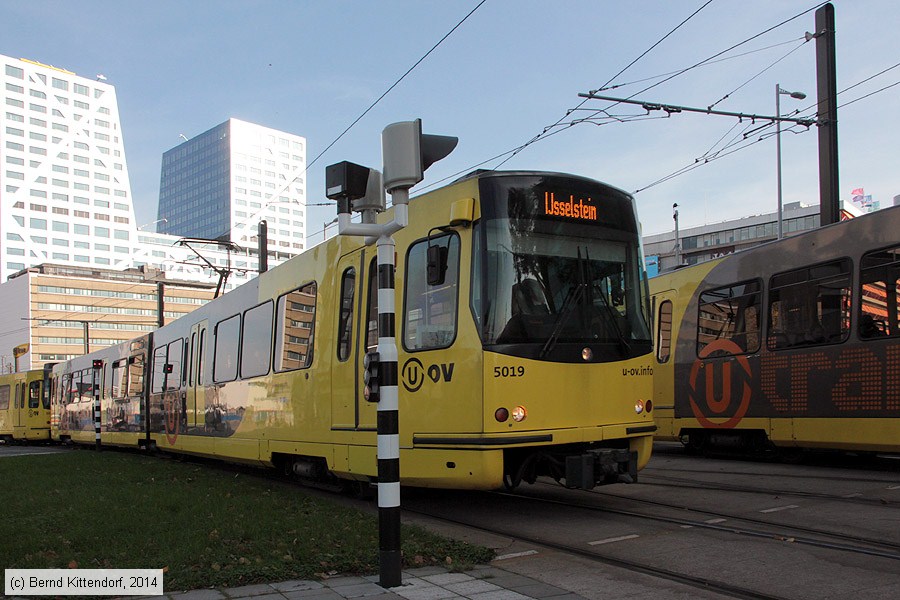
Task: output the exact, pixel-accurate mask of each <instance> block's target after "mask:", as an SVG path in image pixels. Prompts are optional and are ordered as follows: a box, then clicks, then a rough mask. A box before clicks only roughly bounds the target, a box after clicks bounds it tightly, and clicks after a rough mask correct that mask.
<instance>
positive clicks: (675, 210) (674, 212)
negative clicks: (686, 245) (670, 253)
mask: <svg viewBox="0 0 900 600" xmlns="http://www.w3.org/2000/svg"><path fill="white" fill-rule="evenodd" d="M672 218H673V219H675V248H674V250H675V266H676V267H680V266H681V238H680V235H679V232H678V203H677V202H676V203H675V204H673V205H672Z"/></svg>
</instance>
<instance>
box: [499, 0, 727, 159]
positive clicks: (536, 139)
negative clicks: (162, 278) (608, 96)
mask: <svg viewBox="0 0 900 600" xmlns="http://www.w3.org/2000/svg"><path fill="white" fill-rule="evenodd" d="M712 2H713V0H706V2H705V3H704V4H703V5H702V6H701V7H700V8H698V9H697V10H695V11H694V12H692V13H691V14H690V16H688V17H687V18H686V19H685V20H683V21H682V22H681V23H679V24H678V25H676V26H675V28H674V29H672V30H671V31H669V33H667V34H666V35H664V36H663V37H661V38H660V39H659V40H657V41H656V42H655V43H654V44H653V45H652V46H650V47H649V48H647V49H646V50H644V52H642V53H641V55H640V56H638V57H637V58H635V59H634V60H632V61H631V62H630V63H628V64H627V65H625V67H624V68H622V70H621V71H619V72H618V73H616V74H615V75H613V76H612V77H610V78H609V81H607V82H606V83H604V84H603V85H604V86H605V85H609V84H610V83H611V82H612V81H614V80H615V78H616V77H618V76H619V75H621V74H622V73H624V72H625V71H627V70H628V69H630V68H631V67H632V66H633V65H634V64H635V63H636V62H638V61H639V60H641V59H642V58H644V57H645V56H647V54H649V53H650V52H651V51H652V50H653V49H654V48H656V47H657V46H659V45H660V44H661V43H663V42H664V41H665V40H666V39H667V38H668V37H669V36H670V35H672V34H673V33H675V32H676V31H678V30H679V29H680V28H681V27H682V26H683V25H684V24H685V23H687V22H688V21H690V20H691V19H693V18H694V16H696V15H697V13H699V12H700V11H701V10H703V9H704V8H706V7H707V6H709V5H710V4H711V3H712ZM601 87H602V86H601ZM587 101H588V98H585V99H584V100H582V101H581V103H580V104H579V105H578V106H576V107H575V109H574V110H577V109H579V108H581V107H582V106H584V104H585V102H587ZM570 114H572V111H571V110H569V111H566V114H565V115H563V116H562V117H560V118H559V120H557V121H556V123H554V124H553V125H550V126H549V127H544V129H543V131H541V132H540V133H539V134H537V135H536V136H534V137H533V138H531V139H530V140H529V141H527V142H525V144H523V145H521V146H519V147H518V148H516V149H515V150H513V151H512V154H510V155H509V156H507V157H506V158H505V159H503V161H501V162H500V163H499V164H498V165H497V166H496V167H494V169H495V170H496V169H499V168H500V167H502V166H503V165H504V164H506V162H507V161H509V160H510V159H512V158H513V157H514V156H515V155H517V154H518V153H519V152H521V151H522V150H524V149H525V148H527V147H528V146H530V145H531V144H533V143H535V142H537V141H538V140H540V139H541V138H543V137H545V136H546V134H547V132H548V131H549V130H551V129H553V128H554V127H556V126H557V125H559V124H560V123H562V122H563V121H564V120H565V118H566V117H568V116H569V115H570ZM501 156H502V154H501Z"/></svg>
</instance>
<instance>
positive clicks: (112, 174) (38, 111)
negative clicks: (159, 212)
mask: <svg viewBox="0 0 900 600" xmlns="http://www.w3.org/2000/svg"><path fill="white" fill-rule="evenodd" d="M0 63H2V78H3V87H2V92H0V93H2V97H3V101H2V103H3V110H2V113H0V115H2V120H3V122H2V125H0V281H6V279H7V278H8V277H9V275H11V274H13V273H15V272H17V271H20V270H21V269H23V268H26V267H31V266H33V265H37V264H41V263H47V262H53V263H57V264H70V265H76V266H87V267H93V266H100V267H112V268H125V267H127V266H130V260H131V253H132V246H133V243H134V242H133V240H134V237H135V231H136V229H135V223H134V207H133V205H132V200H131V185H130V182H129V180H128V169H127V167H126V165H125V151H124V145H123V140H122V131H121V126H120V122H119V110H118V106H117V103H116V90H115V88H114V87H113V86H112V85H109V84H107V83H104V82H103V80H105V77H103V76H102V75H98V76H97V78H96V80H94V79H88V78H85V77H79V76H78V75H76V74H75V73H72V72H71V71H67V70H65V69H60V68H57V67H53V66H50V65H45V64H41V63H39V62H35V61H31V60H25V59H17V58H10V57H8V56H2V55H0Z"/></svg>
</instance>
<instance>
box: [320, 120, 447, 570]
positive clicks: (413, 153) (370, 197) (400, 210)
mask: <svg viewBox="0 0 900 600" xmlns="http://www.w3.org/2000/svg"><path fill="white" fill-rule="evenodd" d="M456 143H457V139H456V138H455V137H449V136H437V135H423V134H422V121H421V120H419V119H416V120H415V121H405V122H402V123H394V124H392V125H388V126H387V127H386V128H385V129H384V131H383V132H382V135H381V145H382V158H383V160H384V180H383V183H382V177H381V174H380V173H379V172H378V171H376V170H374V169H369V168H366V167H362V166H360V165H356V164H353V163H349V162H342V163H338V164H336V165H331V166H330V167H327V168H326V169H325V187H326V194H325V195H326V196H327V197H328V198H331V199H332V200H337V203H338V233H339V235H355V236H364V237H365V239H366V240H365V241H366V244H367V245H368V244H371V243H373V242H375V244H376V249H377V255H378V263H377V264H378V347H377V352H376V353H369V354H367V356H366V360H365V373H364V380H365V384H366V385H365V391H364V393H365V395H366V400H368V401H370V402H377V403H378V440H377V445H378V453H377V460H378V547H379V556H378V558H379V585H381V586H382V587H385V588H391V587H397V586H398V585H400V584H401V583H402V579H401V563H402V560H401V558H402V556H401V552H400V411H399V407H400V398H399V391H398V387H397V371H398V370H397V358H398V351H397V338H396V334H395V331H396V326H395V323H396V316H395V292H394V249H395V245H394V238H393V235H394V233H396V232H397V231H400V230H401V229H403V228H404V227H406V225H407V224H408V223H409V207H408V202H409V189H410V188H411V187H412V186H414V185H415V184H417V183H418V182H420V181H422V179H423V178H424V171H425V169H427V168H428V167H429V166H430V165H431V164H432V163H434V162H435V161H437V160H440V159H442V158H444V157H445V156H447V155H448V154H450V152H451V151H452V150H453V148H455V147H456ZM382 187H383V190H386V191H387V192H388V193H390V195H391V201H392V202H393V205H394V216H393V219H392V220H391V221H390V222H388V223H382V224H377V223H375V218H374V213H378V212H381V211H383V210H384V209H385V201H384V191H383V190H382ZM351 202H352V203H353V210H356V211H359V212H362V213H363V222H362V223H351V222H350V209H351ZM360 280H361V279H360ZM373 354H374V355H373Z"/></svg>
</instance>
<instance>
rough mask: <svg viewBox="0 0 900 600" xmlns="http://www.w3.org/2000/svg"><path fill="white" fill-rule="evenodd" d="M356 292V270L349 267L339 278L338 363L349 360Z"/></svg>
mask: <svg viewBox="0 0 900 600" xmlns="http://www.w3.org/2000/svg"><path fill="white" fill-rule="evenodd" d="M355 292H356V269H354V268H353V267H350V268H348V269H346V270H345V271H344V275H343V277H341V307H340V317H339V319H338V347H337V357H338V360H340V361H342V362H343V361H345V360H347V359H348V358H350V348H351V340H352V339H353V296H354V294H355Z"/></svg>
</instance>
